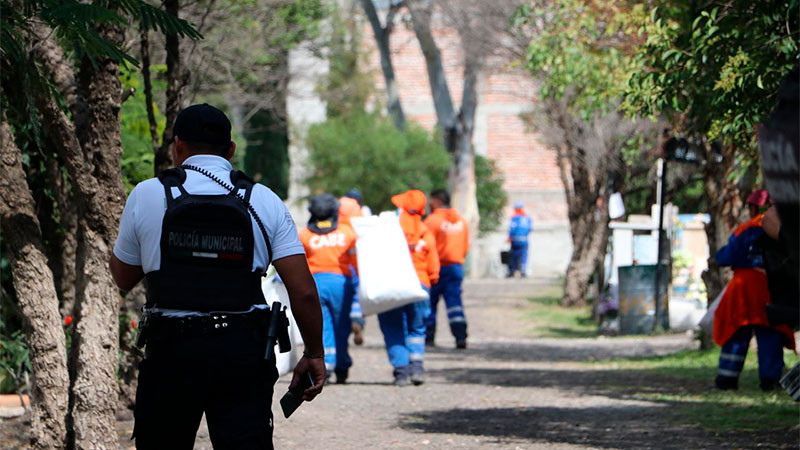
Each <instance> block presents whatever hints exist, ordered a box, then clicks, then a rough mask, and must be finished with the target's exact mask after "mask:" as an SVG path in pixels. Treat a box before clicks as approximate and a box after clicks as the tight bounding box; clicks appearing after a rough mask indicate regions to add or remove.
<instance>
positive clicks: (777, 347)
mask: <svg viewBox="0 0 800 450" xmlns="http://www.w3.org/2000/svg"><path fill="white" fill-rule="evenodd" d="M753 332H755V335H756V341H757V342H758V377H759V378H761V380H771V381H777V380H778V379H779V378H780V377H781V371H782V370H783V343H782V337H781V334H780V333H779V332H778V331H776V330H774V329H772V328H769V327H764V326H745V327H742V328H739V330H738V331H736V333H734V335H733V336H731V338H730V339H728V342H726V343H725V345H723V346H722V352H721V353H720V354H719V366H718V368H717V373H718V374H719V376H720V377H725V378H729V379H730V378H738V377H739V374H740V373H742V369H743V368H744V359H745V357H747V349H748V347H749V346H750V339H751V338H752V337H753Z"/></svg>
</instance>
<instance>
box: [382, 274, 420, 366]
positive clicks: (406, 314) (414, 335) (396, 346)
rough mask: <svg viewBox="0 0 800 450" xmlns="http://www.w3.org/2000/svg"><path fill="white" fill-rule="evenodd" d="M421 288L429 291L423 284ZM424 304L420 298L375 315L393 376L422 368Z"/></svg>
mask: <svg viewBox="0 0 800 450" xmlns="http://www.w3.org/2000/svg"><path fill="white" fill-rule="evenodd" d="M423 288H424V289H425V291H427V292H430V290H429V289H428V288H427V287H425V286H423ZM428 306H429V305H428V301H426V300H423V301H419V302H414V303H410V304H408V305H405V306H401V307H399V308H395V309H392V310H389V311H386V312H382V313H380V314H378V323H379V324H380V327H381V332H383V342H384V343H385V344H386V352H387V353H388V354H389V363H391V364H392V367H394V376H395V377H398V376H410V375H416V374H421V373H423V371H424V369H423V367H422V360H423V358H424V356H425V316H427V315H428Z"/></svg>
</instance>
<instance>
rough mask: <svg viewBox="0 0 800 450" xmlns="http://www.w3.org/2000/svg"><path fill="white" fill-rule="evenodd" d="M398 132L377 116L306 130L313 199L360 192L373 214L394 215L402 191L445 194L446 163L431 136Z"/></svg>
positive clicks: (329, 122)
mask: <svg viewBox="0 0 800 450" xmlns="http://www.w3.org/2000/svg"><path fill="white" fill-rule="evenodd" d="M409 125H410V126H409V127H408V130H407V131H406V132H400V131H398V130H397V128H396V127H395V126H394V125H393V124H392V122H391V121H389V120H388V119H386V118H384V117H381V116H379V115H378V114H369V113H363V112H362V113H353V114H350V115H348V116H347V117H344V118H342V117H333V118H330V119H328V120H327V121H326V122H323V123H321V124H316V125H313V126H312V127H311V128H310V129H309V130H308V136H307V138H306V142H307V144H308V146H309V148H310V149H311V156H310V161H311V163H312V165H313V167H314V170H313V175H312V176H311V177H310V178H309V180H308V183H309V186H310V187H311V189H312V192H313V193H320V192H330V193H332V194H334V195H337V196H340V195H343V194H344V193H345V192H347V191H348V190H350V189H353V188H356V189H360V190H361V192H362V193H363V196H364V204H366V205H368V206H370V207H371V208H372V209H373V210H374V211H381V210H388V209H393V208H394V207H393V206H392V203H391V197H392V195H394V194H397V193H400V192H403V191H405V190H407V189H420V190H422V191H424V192H430V191H431V190H433V189H444V188H447V171H448V170H449V167H450V157H449V155H448V154H447V152H446V151H445V150H444V148H443V147H442V146H441V144H439V143H438V141H437V140H435V139H434V137H433V136H431V134H430V133H429V132H427V131H425V130H424V129H422V128H421V127H419V126H415V125H412V124H409Z"/></svg>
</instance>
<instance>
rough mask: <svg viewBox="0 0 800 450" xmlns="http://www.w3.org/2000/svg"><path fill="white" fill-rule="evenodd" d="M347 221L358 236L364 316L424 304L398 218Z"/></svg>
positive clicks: (424, 294) (424, 296)
mask: <svg viewBox="0 0 800 450" xmlns="http://www.w3.org/2000/svg"><path fill="white" fill-rule="evenodd" d="M350 221H351V223H352V224H353V229H355V231H356V234H357V235H358V241H356V253H357V254H358V283H359V285H358V300H359V302H360V303H361V310H362V311H363V313H364V315H365V316H367V315H370V314H378V313H382V312H385V311H389V310H391V309H394V308H397V307H400V306H404V305H407V304H409V303H414V302H418V301H421V300H426V299H427V298H428V293H427V292H425V290H424V289H422V286H421V285H420V281H419V277H417V271H416V270H415V269H414V264H413V263H412V262H411V254H410V253H409V251H408V243H407V242H406V238H405V235H404V234H403V230H402V229H401V228H400V221H399V219H398V218H397V215H396V214H395V213H393V212H383V213H381V214H380V215H379V216H370V217H353V218H352V219H350Z"/></svg>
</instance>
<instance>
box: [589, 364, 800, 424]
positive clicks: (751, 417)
mask: <svg viewBox="0 0 800 450" xmlns="http://www.w3.org/2000/svg"><path fill="white" fill-rule="evenodd" d="M719 353H720V350H719V348H716V349H713V350H703V351H697V350H682V351H679V352H677V353H672V354H669V355H664V356H647V357H636V358H614V359H610V360H604V361H597V362H593V363H588V364H587V365H590V366H591V370H593V371H599V370H602V369H610V370H613V371H620V372H622V371H625V372H631V371H637V372H638V373H639V374H640V375H639V376H638V377H639V379H641V380H646V381H645V382H640V383H637V385H636V386H632V385H631V384H630V383H625V384H620V385H613V384H612V385H611V386H609V387H611V388H613V389H615V390H619V391H620V392H624V393H625V395H627V396H630V397H632V398H633V399H638V400H646V401H654V402H659V403H665V404H668V405H670V408H671V409H672V410H673V411H674V412H675V414H676V415H675V417H676V418H678V419H679V420H680V421H681V422H685V423H687V424H691V425H700V426H702V427H704V428H707V429H710V430H713V431H730V430H737V431H744V430H747V431H756V430H777V429H782V430H788V429H789V428H792V427H796V426H797V417H798V409H799V408H800V407H798V405H797V404H796V403H794V402H793V401H792V399H791V398H790V397H789V396H788V395H787V394H786V393H785V392H783V391H782V390H777V391H774V392H768V393H765V392H761V391H760V389H759V388H758V382H759V379H758V369H757V367H758V365H757V361H756V360H757V358H756V355H755V354H751V355H748V358H747V359H746V360H745V367H744V371H743V372H742V374H741V376H740V377H739V390H738V391H724V392H721V391H715V390H709V389H707V388H706V386H707V385H708V384H709V383H710V382H711V380H712V379H713V377H714V375H715V374H716V371H717V362H718V361H719ZM784 359H785V360H786V362H787V363H788V364H787V366H788V367H791V366H792V365H794V364H795V363H796V362H797V361H798V359H797V356H795V355H793V354H792V352H790V351H788V350H787V351H786V352H785V353H784ZM621 379H624V378H621Z"/></svg>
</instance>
